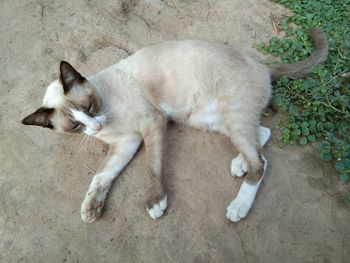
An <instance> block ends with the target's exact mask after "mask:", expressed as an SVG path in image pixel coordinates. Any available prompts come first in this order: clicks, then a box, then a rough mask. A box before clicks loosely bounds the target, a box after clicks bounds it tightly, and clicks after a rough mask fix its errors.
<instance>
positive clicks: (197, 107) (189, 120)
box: [159, 96, 225, 133]
mask: <svg viewBox="0 0 350 263" xmlns="http://www.w3.org/2000/svg"><path fill="white" fill-rule="evenodd" d="M159 108H160V110H161V111H162V112H163V113H164V114H165V115H166V116H167V117H168V118H169V119H171V120H174V121H175V122H182V123H186V124H188V125H190V126H192V127H195V128H200V129H206V130H211V131H218V132H223V133H225V128H224V122H223V119H222V116H221V114H220V112H219V104H218V100H217V98H215V97H206V96H201V97H199V98H198V99H197V100H195V101H194V102H193V104H191V105H188V106H187V107H186V106H182V107H176V106H174V104H172V103H169V102H168V103H167V102H162V103H160V104H159Z"/></svg>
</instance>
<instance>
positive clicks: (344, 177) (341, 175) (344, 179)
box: [339, 173, 349, 182]
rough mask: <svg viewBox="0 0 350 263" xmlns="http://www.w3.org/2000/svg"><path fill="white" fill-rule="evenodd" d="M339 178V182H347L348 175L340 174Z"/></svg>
mask: <svg viewBox="0 0 350 263" xmlns="http://www.w3.org/2000/svg"><path fill="white" fill-rule="evenodd" d="M339 177H340V180H341V181H342V182H347V181H348V180H349V175H348V174H346V173H342V174H340V176H339Z"/></svg>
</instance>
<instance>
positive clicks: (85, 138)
mask: <svg viewBox="0 0 350 263" xmlns="http://www.w3.org/2000/svg"><path fill="white" fill-rule="evenodd" d="M87 137H88V135H84V137H83V139H82V140H81V142H80V143H79V145H78V147H77V150H76V153H77V152H78V151H79V150H80V149H81V148H82V146H83V144H84V143H85V142H86V141H87Z"/></svg>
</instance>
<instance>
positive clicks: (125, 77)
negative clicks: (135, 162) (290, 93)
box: [23, 30, 328, 222]
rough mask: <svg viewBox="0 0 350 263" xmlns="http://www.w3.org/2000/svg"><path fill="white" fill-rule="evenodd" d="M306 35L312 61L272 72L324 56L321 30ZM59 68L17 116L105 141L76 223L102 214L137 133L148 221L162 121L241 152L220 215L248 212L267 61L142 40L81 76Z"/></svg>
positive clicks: (262, 166)
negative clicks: (212, 134)
mask: <svg viewBox="0 0 350 263" xmlns="http://www.w3.org/2000/svg"><path fill="white" fill-rule="evenodd" d="M313 34H314V35H311V36H312V37H313V38H312V39H313V40H314V41H315V46H316V48H317V49H318V50H317V49H316V52H315V53H314V54H313V55H312V56H314V57H312V56H311V58H312V59H311V60H312V61H311V60H310V58H309V61H307V60H305V61H303V63H304V64H305V65H302V66H300V63H301V62H300V63H299V70H297V69H295V68H293V66H294V67H296V66H298V64H294V65H291V66H289V67H286V66H285V65H282V66H283V67H286V68H285V69H284V68H282V69H281V67H282V66H280V67H279V66H278V67H276V68H275V69H273V70H272V78H274V74H275V75H278V74H282V73H286V74H289V76H290V77H293V76H296V77H298V74H305V71H307V70H309V68H310V67H311V66H312V65H314V64H317V63H319V62H322V61H323V60H324V59H325V58H326V56H327V50H328V45H327V41H326V40H325V37H324V35H323V34H322V32H321V31H319V30H316V31H314V33H313ZM317 41H318V42H317ZM316 53H318V54H316ZM315 54H316V55H315ZM60 71H61V77H60V80H59V81H55V82H53V83H52V84H51V85H50V86H49V87H48V89H47V92H46V94H45V97H44V103H43V107H41V108H40V109H39V110H38V111H36V112H35V113H33V114H31V115H29V116H28V117H26V118H25V119H24V120H23V123H24V124H31V125H40V126H44V127H49V128H54V129H56V130H58V131H63V132H82V131H84V132H85V133H86V134H88V135H91V136H95V137H97V138H99V139H101V140H103V141H104V142H106V143H108V144H109V145H110V150H109V153H108V157H107V158H106V161H105V162H104V163H103V165H102V167H101V169H100V172H99V173H97V174H96V175H95V177H94V179H93V181H92V183H91V185H90V188H89V190H88V192H87V194H86V196H85V200H84V202H83V204H82V209H81V213H82V219H83V220H84V221H85V222H92V221H94V220H95V219H96V218H97V217H98V216H99V215H100V214H101V211H102V207H103V204H104V200H105V197H106V194H107V192H108V189H109V187H110V186H111V183H112V181H113V180H114V179H115V177H116V176H117V175H118V174H119V172H120V171H121V170H122V169H123V168H124V167H125V166H126V165H127V163H128V162H129V161H130V160H131V159H132V158H133V156H134V154H135V153H136V151H137V149H138V148H139V146H140V144H141V143H142V141H143V142H144V143H145V147H146V155H147V167H146V169H145V174H146V176H147V177H148V179H149V180H148V185H147V189H148V201H147V211H148V212H149V214H150V216H151V217H152V218H154V219H156V218H159V217H160V216H161V215H162V214H163V212H164V210H165V209H166V207H167V195H166V191H165V188H164V185H163V178H162V156H163V144H164V143H163V140H164V133H165V130H166V125H167V121H168V120H174V121H176V122H181V123H185V124H188V125H190V126H192V127H196V128H201V129H205V130H210V131H217V132H220V133H223V134H225V135H227V136H229V137H230V139H231V141H232V142H233V144H234V145H235V146H236V147H237V149H238V150H239V152H240V155H239V156H238V157H237V158H235V159H233V161H232V164H231V172H232V175H235V176H242V175H244V174H245V173H246V172H248V174H247V176H246V179H245V181H244V182H243V184H242V186H241V189H240V191H239V193H238V195H237V197H236V199H235V200H233V201H232V203H231V204H230V206H229V207H228V211H227V217H228V218H229V219H230V220H232V221H235V222H237V221H239V220H240V219H241V218H244V217H245V216H246V215H247V213H248V211H249V209H250V208H251V206H252V204H253V202H254V199H255V195H256V193H257V190H258V188H259V185H260V182H261V180H262V177H263V175H264V171H265V170H266V165H267V161H266V160H265V158H264V157H263V156H262V154H261V147H262V146H263V145H264V144H265V143H266V141H267V139H268V137H269V135H270V131H269V130H268V129H267V128H262V127H261V128H260V129H259V122H260V115H261V112H262V110H263V109H264V108H265V107H266V106H267V103H268V101H269V99H270V95H271V84H270V82H271V70H270V69H268V68H266V67H265V66H264V65H262V64H260V63H258V62H256V61H254V60H253V59H252V58H250V57H249V56H247V55H245V54H243V53H242V52H240V51H239V50H235V49H232V48H229V47H226V46H220V45H214V44H209V43H206V42H202V41H171V42H165V43H162V44H159V45H155V46H151V47H147V48H144V49H142V50H140V51H138V52H136V53H135V54H134V55H132V56H130V57H128V58H126V59H124V60H122V61H120V62H119V63H118V64H115V65H112V66H110V67H108V68H106V69H104V70H102V71H100V72H99V73H97V74H95V75H93V76H91V77H89V78H88V79H85V78H84V77H82V76H81V75H80V74H79V73H78V72H77V71H75V70H74V69H73V68H72V67H71V66H70V65H69V64H68V63H66V62H62V63H61V67H60ZM291 72H292V73H291ZM293 74H296V75H293Z"/></svg>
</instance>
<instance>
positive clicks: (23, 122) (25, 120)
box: [21, 116, 29, 125]
mask: <svg viewBox="0 0 350 263" xmlns="http://www.w3.org/2000/svg"><path fill="white" fill-rule="evenodd" d="M21 123H22V124H24V125H29V116H27V117H25V118H23V120H21Z"/></svg>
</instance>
